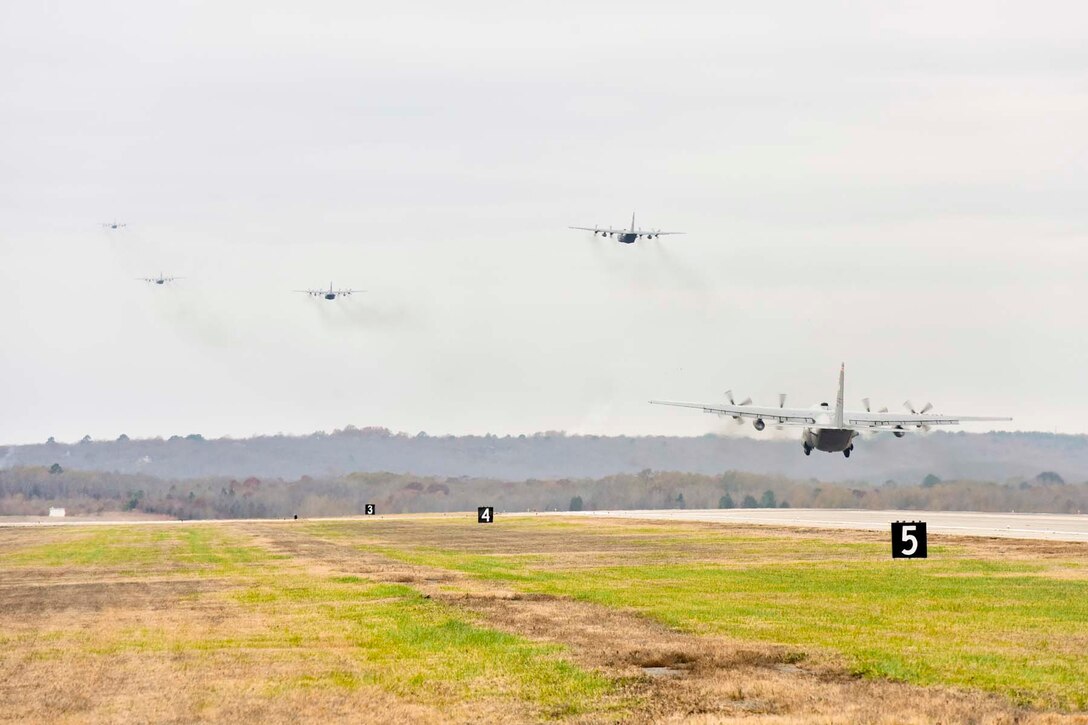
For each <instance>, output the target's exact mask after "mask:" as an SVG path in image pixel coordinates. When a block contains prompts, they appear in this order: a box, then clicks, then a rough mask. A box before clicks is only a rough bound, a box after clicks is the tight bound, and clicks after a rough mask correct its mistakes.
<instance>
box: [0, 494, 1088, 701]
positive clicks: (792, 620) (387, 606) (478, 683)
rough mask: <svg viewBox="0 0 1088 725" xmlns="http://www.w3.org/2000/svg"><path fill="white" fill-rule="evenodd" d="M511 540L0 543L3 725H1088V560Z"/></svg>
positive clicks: (218, 528) (810, 535) (1079, 554)
mask: <svg viewBox="0 0 1088 725" xmlns="http://www.w3.org/2000/svg"><path fill="white" fill-rule="evenodd" d="M930 544H931V546H930V557H931V558H930V559H929V560H927V561H903V560H898V561H893V560H892V559H890V557H889V555H888V547H887V543H886V541H884V537H881V536H880V535H877V534H871V533H866V532H827V531H819V532H816V531H796V530H792V531H791V530H778V529H766V528H758V527H737V526H730V527H724V526H717V525H708V524H676V523H646V522H636V521H620V520H611V521H609V520H592V521H587V520H556V519H536V518H532V517H523V518H515V517H506V518H502V519H500V521H499V522H497V523H496V524H493V525H488V526H479V525H477V524H475V523H474V517H465V516H460V517H444V518H443V517H430V518H424V517H420V518H410V517H392V518H384V519H368V520H361V521H332V522H323V521H313V522H302V521H293V522H267V523H264V522H253V523H226V524H217V523H203V524H184V525H170V526H157V525H119V526H116V527H101V526H97V527H55V528H40V529H0V624H2V627H0V645H3V649H2V650H0V652H2V653H3V654H2V655H0V702H2V703H3V708H2V709H0V719H11V720H23V721H26V720H32V721H48V720H53V721H73V722H78V721H92V720H93V721H101V720H133V719H135V720H181V721H198V720H223V719H231V720H236V719H253V720H256V719H260V720H263V721H272V722H281V721H287V720H303V721H318V720H321V721H327V720H353V721H374V722H378V721H412V722H446V721H458V722H464V721H481V720H482V721H490V722H525V721H574V722H615V721H660V720H677V721H683V720H693V721H700V722H703V721H713V722H719V721H730V720H732V719H737V720H743V721H745V722H759V721H766V722H793V721H798V722H799V721H805V722H809V721H820V722H854V721H866V722H907V721H916V722H930V721H935V720H942V721H946V722H956V721H971V720H973V721H978V722H1024V721H1045V722H1049V721H1066V720H1069V721H1079V722H1088V717H1086V716H1085V715H1084V710H1085V709H1086V708H1088V657H1086V656H1085V653H1086V652H1088V565H1086V563H1088V559H1086V557H1085V554H1088V547H1086V546H1085V545H1083V544H1065V543H1055V542H1042V541H1032V542H1028V541H1016V540H1000V541H997V540H982V539H978V540H970V539H958V540H953V543H943V544H942V543H941V542H940V541H938V540H936V537H931V542H930Z"/></svg>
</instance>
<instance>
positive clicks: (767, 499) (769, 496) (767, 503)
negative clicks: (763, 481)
mask: <svg viewBox="0 0 1088 725" xmlns="http://www.w3.org/2000/svg"><path fill="white" fill-rule="evenodd" d="M759 505H760V507H761V508H765V509H773V508H775V507H776V506H777V505H778V504H777V503H776V502H775V500H774V491H772V490H771V489H769V488H768V489H767V490H766V491H764V492H763V497H762V498H761V499H759Z"/></svg>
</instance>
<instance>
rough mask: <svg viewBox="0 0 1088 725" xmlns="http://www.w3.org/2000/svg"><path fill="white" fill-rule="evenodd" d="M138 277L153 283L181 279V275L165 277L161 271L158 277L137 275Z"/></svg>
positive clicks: (164, 282)
mask: <svg viewBox="0 0 1088 725" xmlns="http://www.w3.org/2000/svg"><path fill="white" fill-rule="evenodd" d="M136 279H139V280H143V281H144V282H151V283H153V284H166V283H167V282H173V281H174V280H176V279H181V277H164V276H163V275H162V273H161V272H160V273H159V276H158V277H137V278H136Z"/></svg>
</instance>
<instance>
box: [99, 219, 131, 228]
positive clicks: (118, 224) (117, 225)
mask: <svg viewBox="0 0 1088 725" xmlns="http://www.w3.org/2000/svg"><path fill="white" fill-rule="evenodd" d="M127 226H128V224H123V223H121V222H118V221H112V222H102V227H103V228H105V229H120V228H121V227H127Z"/></svg>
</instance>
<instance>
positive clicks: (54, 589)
mask: <svg viewBox="0 0 1088 725" xmlns="http://www.w3.org/2000/svg"><path fill="white" fill-rule="evenodd" d="M217 588H219V585H218V584H217V583H216V582H213V581H209V580H206V579H168V580H164V581H112V582H109V581H90V582H79V581H71V582H66V581H53V582H50V581H44V582H43V581H41V580H39V579H36V578H34V577H33V576H32V575H31V576H29V577H19V578H17V579H15V580H12V579H11V578H5V579H4V580H3V581H0V611H3V612H5V613H7V614H23V615H28V616H35V615H49V614H54V613H57V612H69V611H74V612H98V611H101V610H103V609H109V608H112V607H116V606H117V605H118V604H119V603H121V602H123V603H124V606H125V607H130V608H138V609H143V610H148V611H158V610H165V609H171V608H173V607H175V606H177V603H178V602H179V601H180V600H181V599H182V598H183V597H188V596H192V595H194V594H197V593H199V592H208V591H212V590H214V589H217Z"/></svg>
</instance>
